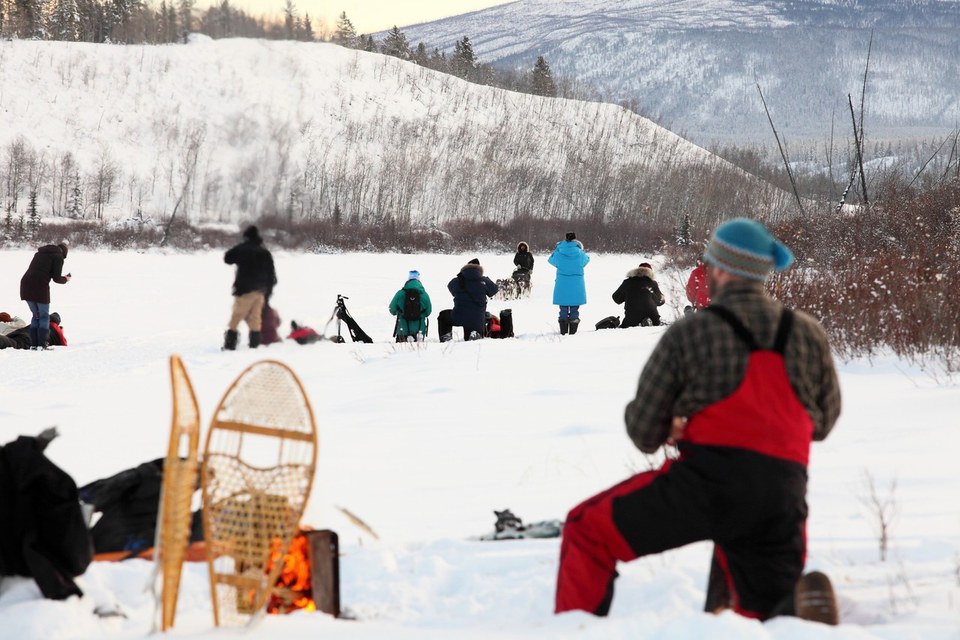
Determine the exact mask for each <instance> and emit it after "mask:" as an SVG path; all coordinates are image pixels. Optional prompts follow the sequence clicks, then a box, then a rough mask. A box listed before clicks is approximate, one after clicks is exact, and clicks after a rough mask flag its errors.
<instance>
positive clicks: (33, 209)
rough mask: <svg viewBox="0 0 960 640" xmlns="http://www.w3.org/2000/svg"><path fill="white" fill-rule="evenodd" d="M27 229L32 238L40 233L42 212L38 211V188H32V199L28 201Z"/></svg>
mask: <svg viewBox="0 0 960 640" xmlns="http://www.w3.org/2000/svg"><path fill="white" fill-rule="evenodd" d="M27 216H28V221H27V231H28V232H29V234H30V237H31V238H36V237H37V234H38V233H40V212H39V211H37V190H36V189H30V199H29V200H28V201H27Z"/></svg>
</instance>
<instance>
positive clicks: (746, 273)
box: [703, 218, 793, 282]
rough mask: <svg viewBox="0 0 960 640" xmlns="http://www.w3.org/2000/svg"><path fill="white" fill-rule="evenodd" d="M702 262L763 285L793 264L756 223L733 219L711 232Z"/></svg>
mask: <svg viewBox="0 0 960 640" xmlns="http://www.w3.org/2000/svg"><path fill="white" fill-rule="evenodd" d="M703 261H704V262H706V263H707V264H710V265H713V266H715V267H719V268H720V269H723V270H724V271H728V272H730V273H732V274H735V275H738V276H740V277H742V278H747V279H748V280H759V281H761V282H762V281H763V280H766V279H767V276H769V275H770V273H771V272H773V271H785V270H786V269H787V268H788V267H789V266H790V265H791V264H793V253H791V252H790V249H788V248H787V247H786V245H784V244H783V243H782V242H780V241H779V240H777V239H776V238H774V237H773V236H772V235H771V234H770V232H769V231H767V228H766V227H764V226H763V225H762V224H760V223H759V222H757V221H756V220H749V219H747V218H734V219H733V220H728V221H726V222H724V223H723V224H721V225H720V226H719V227H717V228H716V230H715V231H714V232H713V237H711V238H710V243H709V244H708V245H707V249H706V251H704V252H703Z"/></svg>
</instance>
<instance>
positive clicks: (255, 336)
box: [250, 331, 260, 349]
mask: <svg viewBox="0 0 960 640" xmlns="http://www.w3.org/2000/svg"><path fill="white" fill-rule="evenodd" d="M259 346H260V332H259V331H251V332H250V348H251V349H256V348H257V347H259Z"/></svg>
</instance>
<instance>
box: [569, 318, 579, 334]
mask: <svg viewBox="0 0 960 640" xmlns="http://www.w3.org/2000/svg"><path fill="white" fill-rule="evenodd" d="M579 326H580V320H571V321H570V335H573V334H575V333H576V332H577V328H578V327H579Z"/></svg>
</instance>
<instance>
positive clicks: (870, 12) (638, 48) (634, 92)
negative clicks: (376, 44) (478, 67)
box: [403, 0, 960, 144]
mask: <svg viewBox="0 0 960 640" xmlns="http://www.w3.org/2000/svg"><path fill="white" fill-rule="evenodd" d="M403 30H404V32H405V34H406V35H407V37H408V39H409V40H410V42H411V43H414V44H416V43H418V42H421V41H423V42H425V43H428V44H430V45H432V46H438V47H441V48H443V49H445V50H450V49H452V47H453V44H454V42H455V41H456V40H458V39H460V38H462V37H463V36H464V35H468V36H469V37H470V39H471V42H472V43H473V47H474V51H475V53H476V54H477V55H478V57H479V58H480V59H481V60H482V61H484V62H493V63H495V64H497V65H506V66H513V67H518V68H524V69H530V68H532V66H533V63H534V60H535V59H536V57H537V56H538V55H544V56H546V58H547V61H548V62H549V63H550V65H551V67H552V68H553V70H554V71H555V72H556V73H558V74H560V75H563V76H566V77H569V78H574V79H577V80H583V81H586V82H589V83H592V84H594V85H596V86H597V88H598V89H599V90H600V91H601V92H602V93H603V95H604V96H605V97H606V98H608V99H611V100H617V99H630V98H633V99H636V100H638V101H639V103H640V105H641V108H642V109H643V111H644V112H645V113H647V114H648V115H650V116H651V117H653V118H654V119H655V120H657V121H658V122H661V123H662V124H664V125H665V126H668V127H669V128H670V129H671V130H673V131H677V132H679V133H680V134H681V135H684V136H685V137H687V138H689V139H691V140H694V141H696V142H698V143H700V144H709V143H710V142H711V141H720V142H728V141H757V140H760V141H772V137H773V136H772V133H771V131H770V126H769V124H768V122H767V119H766V115H765V114H764V111H763V105H762V103H761V101H760V98H759V94H758V91H757V84H758V83H759V85H760V87H761V88H762V89H763V92H764V96H765V98H766V100H767V103H768V105H769V106H770V110H771V113H772V116H773V118H774V123H775V124H776V125H777V127H778V129H779V130H780V131H782V132H783V133H784V134H785V135H787V136H788V137H791V138H793V139H802V138H805V139H813V140H817V141H821V142H822V141H824V140H826V139H827V138H828V137H829V135H830V130H831V124H834V125H835V129H836V133H837V135H846V133H847V132H849V131H850V130H851V125H850V122H851V118H850V112H849V106H848V101H847V96H848V94H850V95H851V96H852V97H853V101H854V104H855V105H857V106H858V102H859V96H860V93H861V88H862V84H863V72H864V67H865V64H866V61H867V51H868V48H869V42H870V37H871V34H872V35H873V48H872V55H871V59H870V73H869V78H868V84H867V92H866V128H867V136H868V137H870V138H873V139H879V138H887V139H889V138H904V137H910V136H932V135H935V134H943V133H945V132H949V131H951V130H952V128H953V127H955V126H956V125H957V123H958V121H960V83H958V82H957V78H960V69H958V60H960V3H958V2H956V0H836V1H834V0H800V1H794V2H787V1H775V0H616V1H613V0H566V1H563V0H561V1H557V0H518V1H517V2H514V3H511V4H507V5H501V6H498V7H493V8H490V9H486V10H484V11H478V12H474V13H470V14H466V15H462V16H456V17H452V18H447V19H444V20H439V21H435V22H431V23H426V24H421V25H415V26H409V27H404V29H403Z"/></svg>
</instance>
